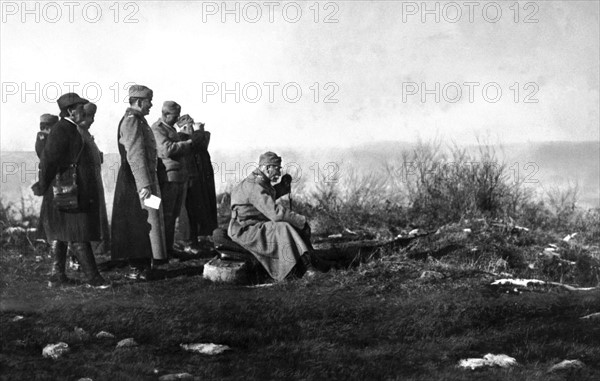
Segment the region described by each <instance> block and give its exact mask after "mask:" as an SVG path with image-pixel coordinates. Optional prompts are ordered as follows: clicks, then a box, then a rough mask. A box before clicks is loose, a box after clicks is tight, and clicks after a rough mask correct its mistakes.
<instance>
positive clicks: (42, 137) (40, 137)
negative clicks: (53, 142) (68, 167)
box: [35, 131, 48, 159]
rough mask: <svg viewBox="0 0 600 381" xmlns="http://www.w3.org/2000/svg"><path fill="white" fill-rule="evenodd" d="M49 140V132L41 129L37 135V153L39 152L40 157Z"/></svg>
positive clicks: (39, 157)
mask: <svg viewBox="0 0 600 381" xmlns="http://www.w3.org/2000/svg"><path fill="white" fill-rule="evenodd" d="M47 141H48V132H45V131H39V132H38V133H37V136H36V137H35V153H36V154H37V157H38V159H41V158H42V152H44V147H45V146H46V142H47Z"/></svg>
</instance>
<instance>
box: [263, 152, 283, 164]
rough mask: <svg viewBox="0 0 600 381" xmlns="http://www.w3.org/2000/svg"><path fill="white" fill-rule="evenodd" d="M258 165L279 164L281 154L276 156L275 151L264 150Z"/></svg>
mask: <svg viewBox="0 0 600 381" xmlns="http://www.w3.org/2000/svg"><path fill="white" fill-rule="evenodd" d="M258 165H259V166H260V165H278V166H281V156H277V154H276V153H275V152H271V151H268V152H265V153H263V154H262V155H260V158H259V159H258Z"/></svg>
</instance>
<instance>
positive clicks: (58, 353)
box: [42, 342, 69, 360]
mask: <svg viewBox="0 0 600 381" xmlns="http://www.w3.org/2000/svg"><path fill="white" fill-rule="evenodd" d="M67 353H69V344H67V343H63V342H60V343H56V344H48V345H46V346H45V347H44V349H43V350H42V356H44V357H46V358H51V359H54V360H56V359H58V358H59V357H62V356H63V355H65V354H67Z"/></svg>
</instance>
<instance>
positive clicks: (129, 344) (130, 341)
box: [117, 337, 138, 348]
mask: <svg viewBox="0 0 600 381" xmlns="http://www.w3.org/2000/svg"><path fill="white" fill-rule="evenodd" d="M137 345H138V343H136V342H135V340H134V339H133V338H132V337H128V338H127V339H123V340H121V341H119V342H118V343H117V348H127V347H136V346H137Z"/></svg>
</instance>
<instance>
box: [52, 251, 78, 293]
mask: <svg viewBox="0 0 600 381" xmlns="http://www.w3.org/2000/svg"><path fill="white" fill-rule="evenodd" d="M50 253H51V255H52V268H51V269H50V278H49V280H48V287H57V286H61V285H65V284H71V283H73V281H72V280H71V279H69V278H67V274H66V271H65V268H66V264H67V243H66V242H63V241H58V240H55V241H51V242H50Z"/></svg>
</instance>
